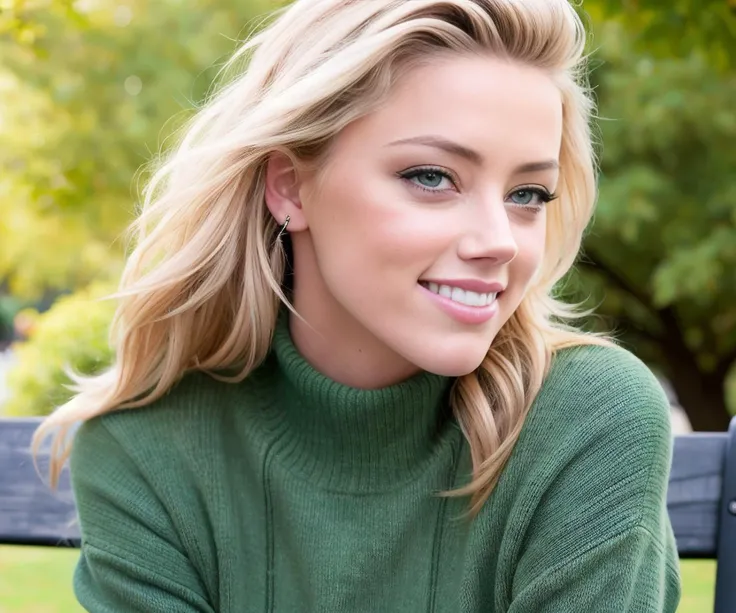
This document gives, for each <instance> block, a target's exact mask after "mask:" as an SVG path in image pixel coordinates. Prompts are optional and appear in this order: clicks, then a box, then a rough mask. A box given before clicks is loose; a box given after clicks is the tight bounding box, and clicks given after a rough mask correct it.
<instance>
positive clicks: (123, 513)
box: [70, 417, 214, 613]
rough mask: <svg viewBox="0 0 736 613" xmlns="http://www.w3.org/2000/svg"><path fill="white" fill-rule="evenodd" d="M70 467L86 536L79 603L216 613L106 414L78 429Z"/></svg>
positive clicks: (138, 612) (109, 609)
mask: <svg viewBox="0 0 736 613" xmlns="http://www.w3.org/2000/svg"><path fill="white" fill-rule="evenodd" d="M70 468H71V479H72V487H73V490H74V495H75V499H76V503H77V512H78V516H79V522H80V528H81V534H82V548H81V556H80V559H79V562H78V564H77V568H76V570H75V573H74V591H75V594H76V597H77V599H78V600H79V602H80V604H81V605H82V606H84V608H85V609H86V610H87V611H90V613H113V612H114V613H121V612H126V613H144V612H145V613H157V612H160V613H164V612H166V613H169V612H171V611H177V612H181V613H213V611H214V608H213V606H212V605H211V604H210V603H209V602H208V599H207V596H206V590H205V589H204V587H203V584H202V581H201V580H200V577H199V575H198V573H197V572H196V570H195V568H194V567H193V565H192V564H191V562H190V560H189V559H188V557H187V555H186V553H185V551H184V550H183V548H182V547H181V545H180V543H179V538H178V535H177V534H176V530H175V528H174V526H173V524H172V522H171V520H170V518H169V515H168V514H167V512H166V510H165V508H163V505H162V504H161V503H160V501H159V499H158V497H157V496H156V493H155V492H154V491H152V489H151V487H150V486H149V484H148V483H147V481H146V479H145V476H144V474H143V473H142V471H141V470H140V469H139V467H138V466H137V465H136V463H135V462H134V461H133V460H132V458H131V457H130V455H129V454H127V453H126V452H125V450H124V449H123V447H122V446H121V445H120V444H119V442H118V441H117V440H116V439H115V438H114V436H113V435H112V434H111V433H110V432H109V431H108V429H107V428H106V427H105V423H104V417H103V418H95V419H93V420H91V421H88V422H85V423H84V424H83V425H82V426H81V427H80V428H79V430H78V432H77V434H76V436H75V440H74V445H73V448H72V455H71V460H70Z"/></svg>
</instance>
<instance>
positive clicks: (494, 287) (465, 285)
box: [419, 279, 506, 308]
mask: <svg viewBox="0 0 736 613" xmlns="http://www.w3.org/2000/svg"><path fill="white" fill-rule="evenodd" d="M419 283H436V284H437V285H449V286H450V287H459V288H460V289H463V290H465V291H469V292H477V293H478V294H498V293H500V292H502V291H503V290H505V289H506V286H505V285H503V284H502V283H499V282H498V281H481V280H480V279H419ZM475 308H477V307H475Z"/></svg>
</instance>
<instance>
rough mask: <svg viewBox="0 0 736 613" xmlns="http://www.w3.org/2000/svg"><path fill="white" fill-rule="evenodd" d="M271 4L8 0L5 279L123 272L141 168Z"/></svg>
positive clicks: (23, 285) (17, 282)
mask: <svg viewBox="0 0 736 613" xmlns="http://www.w3.org/2000/svg"><path fill="white" fill-rule="evenodd" d="M267 5H268V2H267V1H266V0H249V1H248V2H232V1H230V0H216V1H208V0H189V1H188V2H187V3H186V10H184V5H182V3H181V2H178V1H177V0H128V1H126V2H117V1H112V0H76V1H75V2H71V1H70V0H34V1H30V0H7V1H6V2H3V3H2V7H1V8H0V57H2V65H0V118H1V119H0V236H2V244H3V249H1V250H0V281H1V280H4V281H5V282H6V283H7V284H8V286H9V287H10V289H11V291H12V292H13V293H15V294H18V295H23V296H29V297H37V296H38V295H40V294H41V293H42V292H44V291H45V290H48V289H49V288H53V289H58V290H63V289H67V288H74V287H80V286H83V285H85V284H87V283H89V282H90V281H92V280H93V279H96V278H108V277H111V276H115V275H116V274H117V272H118V271H119V269H120V265H121V261H122V254H123V251H124V248H125V245H124V242H123V241H122V240H121V236H120V233H121V231H122V229H123V228H124V227H125V226H126V225H127V223H128V221H129V220H130V219H131V218H132V216H133V215H134V213H135V205H136V199H137V197H138V190H137V188H136V186H135V184H134V182H133V178H134V176H135V175H136V172H137V171H139V170H140V169H141V168H142V166H143V165H144V164H145V163H146V162H148V161H149V160H150V158H151V156H152V154H153V153H154V152H157V151H158V150H159V148H160V144H161V142H162V141H164V140H165V139H166V137H168V136H169V135H171V134H172V133H174V132H175V130H176V128H177V127H178V126H179V125H181V124H182V122H183V121H184V120H185V119H186V118H187V117H188V116H189V114H190V111H191V110H192V109H193V108H195V107H196V105H197V104H198V103H199V102H200V101H201V100H202V99H203V98H204V96H205V93H206V91H207V89H208V88H209V87H210V84H211V82H212V79H213V77H214V75H215V74H216V72H217V70H218V68H219V66H220V64H221V63H222V60H223V59H224V58H225V57H226V56H227V55H228V54H229V53H230V52H231V51H232V50H233V49H234V48H235V46H236V39H237V38H238V37H239V36H241V35H245V34H247V32H248V30H247V29H246V30H244V28H245V27H247V26H248V24H249V23H250V22H251V20H252V18H253V17H254V16H255V15H259V14H263V12H264V11H265V10H266V8H267ZM140 176H141V177H145V173H143V174H141V175H140Z"/></svg>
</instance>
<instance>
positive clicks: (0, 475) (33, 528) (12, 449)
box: [0, 419, 79, 547]
mask: <svg viewBox="0 0 736 613" xmlns="http://www.w3.org/2000/svg"><path fill="white" fill-rule="evenodd" d="M39 423H40V420H38V419H0V543H8V544H24V545H26V544H27V545H53V546H61V547H65V546H66V547H68V546H76V545H78V539H79V529H78V527H77V525H76V512H75V508H74V499H73V495H72V492H71V488H70V485H69V475H68V472H67V471H66V470H65V471H64V473H63V474H62V477H61V481H60V484H59V488H58V491H56V492H54V491H52V490H51V489H50V488H49V487H48V486H47V485H46V483H44V481H43V480H42V479H41V477H40V476H39V474H38V473H37V472H36V469H35V468H34V465H33V457H32V454H31V450H30V441H31V436H32V434H33V431H34V430H35V429H36V427H37V426H38V424H39ZM38 466H39V469H40V472H41V474H42V475H44V474H46V471H47V466H48V456H47V455H46V454H41V455H39V457H38Z"/></svg>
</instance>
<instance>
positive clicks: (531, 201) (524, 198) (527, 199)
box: [508, 187, 557, 209]
mask: <svg viewBox="0 0 736 613" xmlns="http://www.w3.org/2000/svg"><path fill="white" fill-rule="evenodd" d="M508 198H509V200H511V202H512V204H515V205H516V206H521V207H530V208H538V209H541V208H542V206H543V205H545V204H547V203H548V202H550V201H551V200H554V199H555V198H557V196H555V195H553V194H550V193H549V192H548V191H547V190H546V189H544V188H542V187H523V188H521V189H517V190H514V191H513V192H511V194H509V197H508Z"/></svg>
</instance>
